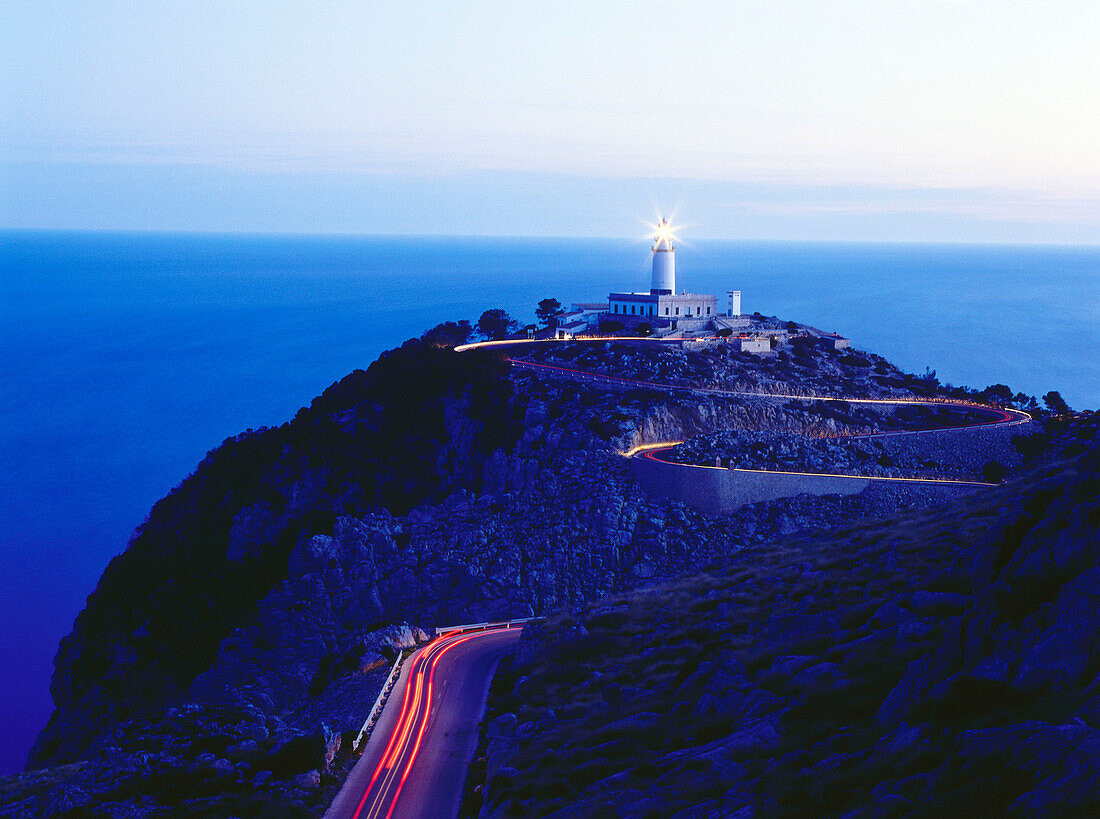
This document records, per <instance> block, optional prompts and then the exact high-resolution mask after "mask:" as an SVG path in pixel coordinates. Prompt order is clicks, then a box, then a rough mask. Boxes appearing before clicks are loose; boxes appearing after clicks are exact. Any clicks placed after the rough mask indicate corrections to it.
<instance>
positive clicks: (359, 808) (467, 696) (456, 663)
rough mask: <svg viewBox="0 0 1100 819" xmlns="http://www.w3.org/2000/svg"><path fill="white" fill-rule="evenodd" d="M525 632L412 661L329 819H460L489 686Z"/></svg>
mask: <svg viewBox="0 0 1100 819" xmlns="http://www.w3.org/2000/svg"><path fill="white" fill-rule="evenodd" d="M522 631H523V628H522V626H519V627H516V626H512V627H502V628H491V629H484V630H480V631H471V632H457V633H453V634H447V635H446V636H443V637H437V638H436V639H435V640H433V641H432V642H431V643H429V644H428V645H426V646H424V647H423V648H421V649H419V650H418V651H417V652H416V653H415V654H413V655H412V656H411V657H410V658H409V659H408V660H406V661H405V664H404V666H403V667H402V669H401V674H400V676H399V677H398V680H397V684H396V685H395V686H394V688H393V691H392V692H391V693H390V696H389V699H388V700H387V701H386V706H385V708H384V709H383V711H382V715H381V717H380V718H379V720H378V723H377V724H376V725H375V728H374V731H373V732H372V733H371V735H370V738H369V739H368V740H367V743H366V745H365V746H364V750H363V756H362V758H360V760H359V762H358V763H357V764H356V766H355V768H354V769H353V770H352V772H351V774H350V775H349V776H348V778H347V780H346V781H345V782H344V786H343V788H341V790H340V793H339V794H337V796H336V799H335V800H333V803H332V806H331V807H330V808H329V809H328V811H327V812H326V813H325V816H326V817H333V819H347V817H351V819H390V818H391V817H410V818H412V817H441V818H442V817H451V816H455V815H456V814H457V813H458V807H459V801H460V799H461V797H462V787H463V784H464V783H465V780H466V769H467V767H468V765H469V763H470V759H471V757H472V756H473V753H474V750H475V749H476V747H477V737H478V731H477V726H478V721H479V720H480V717H481V713H482V710H483V709H484V707H485V699H486V696H487V695H488V692H489V683H490V682H491V680H492V678H493V673H494V671H495V670H496V666H497V663H498V662H499V661H500V658H501V657H503V656H504V655H505V654H507V653H509V652H510V651H512V650H513V649H514V648H515V645H516V643H517V641H518V640H519V636H520V633H521V632H522Z"/></svg>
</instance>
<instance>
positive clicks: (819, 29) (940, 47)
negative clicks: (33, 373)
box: [0, 0, 1100, 243]
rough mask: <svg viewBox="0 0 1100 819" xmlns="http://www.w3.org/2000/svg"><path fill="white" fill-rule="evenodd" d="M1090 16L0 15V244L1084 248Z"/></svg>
mask: <svg viewBox="0 0 1100 819" xmlns="http://www.w3.org/2000/svg"><path fill="white" fill-rule="evenodd" d="M1098 30H1100V4H1097V3H1089V2H1055V1H1054V0H1051V1H1050V2H1043V3H1035V2H1003V1H1001V0H998V2H992V1H991V2H945V3H938V2H911V3H910V2H878V3H870V2H867V3H863V2H793V1H792V2H780V3H768V2H758V3H738V2H728V1H727V2H713V3H702V2H687V3H677V4H670V3H646V2H631V3H610V2H608V3H573V2H554V3H542V2H524V3H511V2H508V3H505V2H501V3H443V2H439V3H430V2H427V3H408V4H400V3H391V4H376V3H332V4H271V3H260V2H252V3H248V2H245V3H232V4H224V3H215V2H189V3H155V4H144V3H122V2H109V1H106V2H98V3H91V4H87V3H75V2H74V3H51V2H36V3H22V2H2V3H0V227H18V228H93V229H111V230H116V229H129V230H134V229H137V230H200V231H206V230H219V231H220V230H225V231H245V232H253V231H255V232H287V231H290V232H325V233H332V232H347V233H372V234H465V235H514V234H523V235H542V236H546V235H562V234H577V235H589V236H622V237H633V236H636V235H639V234H640V233H643V232H644V227H643V226H642V225H641V222H640V220H641V219H642V218H651V217H652V216H653V213H654V211H655V210H656V209H660V210H662V211H664V212H669V211H672V210H674V209H675V210H676V211H677V215H678V216H679V217H681V221H684V222H687V223H688V224H689V229H686V230H685V231H684V235H685V238H687V237H691V236H694V237H697V238H704V237H711V238H739V239H760V238H796V239H797V238H801V239H868V240H875V241H884V240H885V241H890V240H905V241H981V242H1037V243H1045V242H1057V243H1078V242H1080V243H1092V242H1098V241H1100V117H1098V116H1097V114H1096V110H1097V100H1100V58H1098V57H1097V52H1098V49H1097V48H1096V34H1095V32H1096V31H1098Z"/></svg>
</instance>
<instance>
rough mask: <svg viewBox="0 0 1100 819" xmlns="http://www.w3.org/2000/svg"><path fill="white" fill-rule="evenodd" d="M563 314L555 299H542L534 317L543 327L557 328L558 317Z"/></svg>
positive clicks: (559, 303) (558, 302)
mask: <svg viewBox="0 0 1100 819" xmlns="http://www.w3.org/2000/svg"><path fill="white" fill-rule="evenodd" d="M564 312H565V310H564V309H563V308H562V306H561V302H560V301H558V300H557V299H543V300H542V301H540V302H539V309H538V310H536V311H535V315H536V316H538V318H539V321H540V322H542V325H543V326H544V327H557V326H558V316H560V315H561V314H562V313H564Z"/></svg>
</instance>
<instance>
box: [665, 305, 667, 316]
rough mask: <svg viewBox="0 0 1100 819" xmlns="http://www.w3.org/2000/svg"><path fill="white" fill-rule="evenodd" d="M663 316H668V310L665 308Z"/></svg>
mask: <svg viewBox="0 0 1100 819" xmlns="http://www.w3.org/2000/svg"><path fill="white" fill-rule="evenodd" d="M665 315H666V316H667V315H668V308H667V307H666V308H665Z"/></svg>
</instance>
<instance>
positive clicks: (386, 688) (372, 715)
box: [351, 651, 405, 751]
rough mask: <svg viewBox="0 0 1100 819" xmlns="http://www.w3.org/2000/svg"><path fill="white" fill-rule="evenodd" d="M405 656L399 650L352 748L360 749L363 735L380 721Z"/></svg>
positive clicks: (354, 749)
mask: <svg viewBox="0 0 1100 819" xmlns="http://www.w3.org/2000/svg"><path fill="white" fill-rule="evenodd" d="M404 658H405V655H404V652H401V651H399V652H397V659H396V660H394V661H393V668H391V669H390V675H389V676H388V677H386V682H385V683H384V684H383V685H382V690H381V691H379V692H378V699H376V700H375V701H374V706H373V707H372V708H371V709H370V711H369V712H368V713H367V718H366V719H365V720H363V727H362V728H360V729H359V733H358V734H356V736H355V740H354V741H353V742H352V743H351V749H352V750H353V751H358V750H359V744H360V743H361V742H362V741H363V737H364V736H365V735H366V734H367V732H368V731H369V730H370V729H371V728H373V727H374V723H375V722H377V721H378V715H379V714H380V713H381V712H382V704H383V703H384V702H385V699H386V695H387V694H389V693H390V690H391V689H392V688H393V685H394V683H395V682H397V673H398V672H399V671H400V670H401V661H402V660H403V659H404Z"/></svg>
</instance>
